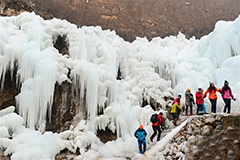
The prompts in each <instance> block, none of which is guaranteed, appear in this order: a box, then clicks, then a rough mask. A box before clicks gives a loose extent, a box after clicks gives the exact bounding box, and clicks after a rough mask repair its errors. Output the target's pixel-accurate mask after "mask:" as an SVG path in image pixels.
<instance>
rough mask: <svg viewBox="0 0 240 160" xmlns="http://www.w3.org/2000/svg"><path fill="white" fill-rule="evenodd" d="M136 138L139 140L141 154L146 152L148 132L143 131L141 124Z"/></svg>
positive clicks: (136, 132)
mask: <svg viewBox="0 0 240 160" xmlns="http://www.w3.org/2000/svg"><path fill="white" fill-rule="evenodd" d="M134 136H135V137H136V138H137V139H138V146H139V151H140V153H141V154H143V153H145V151H146V139H145V137H146V136H147V132H146V131H145V129H143V125H142V124H141V125H140V126H139V128H138V129H137V130H136V131H135V133H134ZM142 146H143V148H142Z"/></svg>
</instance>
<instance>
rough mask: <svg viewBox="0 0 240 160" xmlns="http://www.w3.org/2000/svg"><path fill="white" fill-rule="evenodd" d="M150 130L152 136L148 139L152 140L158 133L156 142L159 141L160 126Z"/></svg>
mask: <svg viewBox="0 0 240 160" xmlns="http://www.w3.org/2000/svg"><path fill="white" fill-rule="evenodd" d="M152 128H153V134H152V136H151V137H150V139H153V138H154V137H155V136H156V135H157V132H158V136H157V141H159V140H160V137H161V133H162V131H161V129H160V126H152Z"/></svg>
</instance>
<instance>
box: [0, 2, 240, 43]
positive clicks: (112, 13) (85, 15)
mask: <svg viewBox="0 0 240 160" xmlns="http://www.w3.org/2000/svg"><path fill="white" fill-rule="evenodd" d="M239 8H240V1H239V0H227V1H223V0H222V1H219V0H151V1H149V0H134V1H133V0H3V1H1V14H2V15H12V14H19V13H20V12H21V11H24V10H26V11H34V12H36V13H37V14H39V15H41V16H42V17H44V18H45V19H50V18H53V17H56V18H60V19H66V20H68V21H70V22H72V23H75V24H77V25H78V26H97V25H99V26H101V27H102V28H103V29H111V30H115V31H116V32H117V34H118V35H120V36H121V37H123V38H124V39H125V40H128V41H133V40H134V39H135V37H136V36H139V37H147V38H148V39H151V38H153V37H157V36H160V37H162V38H163V37H165V36H169V35H177V34H178V32H179V31H181V32H182V33H184V34H185V35H186V36H187V37H192V36H195V37H197V38H200V37H202V36H203V35H206V34H208V33H210V32H211V31H212V30H213V28H214V25H215V23H216V22H217V21H218V20H228V21H229V20H234V19H236V17H237V16H238V15H239V14H240V10H239Z"/></svg>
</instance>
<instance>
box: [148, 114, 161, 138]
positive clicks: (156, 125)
mask: <svg viewBox="0 0 240 160" xmlns="http://www.w3.org/2000/svg"><path fill="white" fill-rule="evenodd" d="M162 115H163V113H162V112H160V113H159V114H158V116H157V122H155V123H152V128H153V134H152V136H151V137H150V141H151V142H152V141H153V138H154V137H155V136H156V135H157V132H158V136H157V141H159V140H160V137H161V133H162V131H161V128H160V125H162V124H163V119H162Z"/></svg>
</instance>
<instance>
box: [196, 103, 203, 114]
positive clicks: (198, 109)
mask: <svg viewBox="0 0 240 160" xmlns="http://www.w3.org/2000/svg"><path fill="white" fill-rule="evenodd" d="M202 110H203V107H202V104H197V114H198V112H199V111H202Z"/></svg>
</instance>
